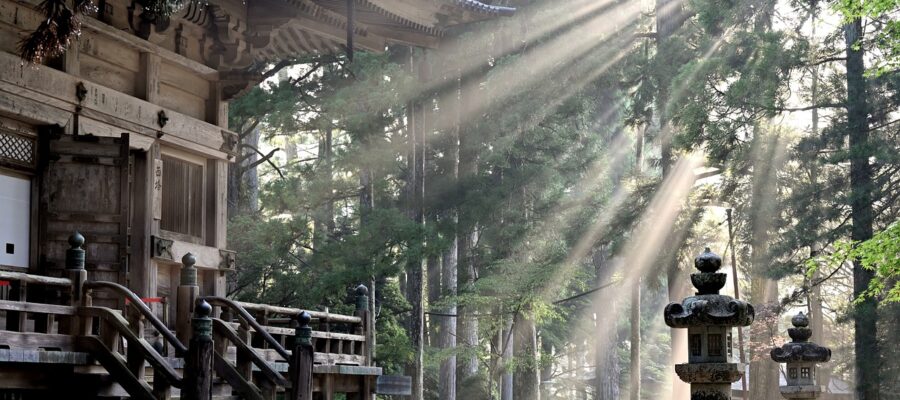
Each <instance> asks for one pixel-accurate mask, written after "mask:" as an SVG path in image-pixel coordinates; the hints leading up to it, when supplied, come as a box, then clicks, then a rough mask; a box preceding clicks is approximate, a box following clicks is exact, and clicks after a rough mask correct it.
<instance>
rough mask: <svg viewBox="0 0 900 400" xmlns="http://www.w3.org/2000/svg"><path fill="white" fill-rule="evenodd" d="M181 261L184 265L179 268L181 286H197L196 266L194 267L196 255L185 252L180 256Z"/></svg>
mask: <svg viewBox="0 0 900 400" xmlns="http://www.w3.org/2000/svg"><path fill="white" fill-rule="evenodd" d="M181 263H182V264H183V265H184V268H182V269H181V286H197V268H194V264H196V263H197V257H194V255H193V254H191V253H187V254H185V255H184V256H183V257H181Z"/></svg>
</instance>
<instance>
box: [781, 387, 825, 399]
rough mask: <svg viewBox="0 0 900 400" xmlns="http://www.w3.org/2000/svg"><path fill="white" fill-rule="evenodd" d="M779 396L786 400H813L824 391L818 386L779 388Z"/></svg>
mask: <svg viewBox="0 0 900 400" xmlns="http://www.w3.org/2000/svg"><path fill="white" fill-rule="evenodd" d="M780 389H781V395H782V396H784V398H786V399H815V398H818V397H819V395H821V394H822V392H823V391H824V390H823V388H822V386H819V385H791V386H781V388H780Z"/></svg>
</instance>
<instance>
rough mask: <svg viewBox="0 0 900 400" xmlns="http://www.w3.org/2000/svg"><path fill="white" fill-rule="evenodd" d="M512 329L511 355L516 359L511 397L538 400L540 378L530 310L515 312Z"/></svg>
mask: <svg viewBox="0 0 900 400" xmlns="http://www.w3.org/2000/svg"><path fill="white" fill-rule="evenodd" d="M513 331H514V332H515V338H514V339H513V355H514V356H515V357H516V361H517V363H516V370H515V372H514V373H513V399H514V400H538V399H540V388H539V385H540V379H539V377H538V372H539V371H538V368H537V332H536V331H535V326H534V319H533V317H532V315H531V310H524V311H521V312H519V313H517V314H516V319H515V321H514V322H513Z"/></svg>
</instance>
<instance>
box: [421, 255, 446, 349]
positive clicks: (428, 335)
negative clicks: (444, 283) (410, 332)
mask: <svg viewBox="0 0 900 400" xmlns="http://www.w3.org/2000/svg"><path fill="white" fill-rule="evenodd" d="M442 268H443V267H442V266H441V257H440V255H437V254H431V255H429V256H428V260H427V261H426V262H425V270H426V271H428V285H427V286H428V288H427V290H426V292H427V293H428V308H431V307H432V305H433V304H436V303H437V302H438V301H439V300H440V298H441V269H442ZM438 319H439V318H438V317H434V316H431V315H429V316H428V317H427V322H428V329H427V330H426V331H425V343H426V344H428V346H430V347H438V339H437V337H438V324H437V320H438Z"/></svg>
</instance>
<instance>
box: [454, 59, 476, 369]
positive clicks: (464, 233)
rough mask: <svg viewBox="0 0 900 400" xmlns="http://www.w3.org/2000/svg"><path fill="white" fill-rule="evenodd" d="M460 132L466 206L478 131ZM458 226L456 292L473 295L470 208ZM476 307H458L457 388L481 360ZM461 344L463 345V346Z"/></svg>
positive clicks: (463, 108) (471, 94) (464, 99)
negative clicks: (461, 352) (459, 354)
mask: <svg viewBox="0 0 900 400" xmlns="http://www.w3.org/2000/svg"><path fill="white" fill-rule="evenodd" d="M475 75H476V77H470V78H469V79H467V80H466V81H467V82H468V83H463V82H461V88H462V89H461V93H460V96H461V97H460V98H461V100H460V103H461V105H460V112H461V115H468V114H469V113H471V112H472V111H471V108H472V104H473V102H474V101H475V98H476V97H477V95H478V93H477V91H478V89H477V86H478V85H477V84H474V83H472V82H471V81H473V80H475V79H476V78H478V76H477V75H479V74H475ZM460 125H461V126H464V127H465V128H461V132H460V135H459V175H458V176H459V184H458V185H457V187H458V189H459V193H458V197H459V201H460V202H461V203H460V204H466V202H465V199H466V196H467V193H466V192H467V189H468V186H469V185H471V184H472V180H473V179H474V178H475V177H476V175H477V174H478V142H477V140H476V136H475V131H474V129H472V127H471V126H470V125H469V124H465V125H463V123H462V121H461V120H460ZM458 217H459V223H458V224H457V225H456V227H457V228H456V239H457V241H458V246H457V263H458V268H457V271H458V274H457V290H458V291H459V293H460V294H467V293H474V291H475V287H474V286H475V243H476V241H477V233H476V231H475V225H476V221H475V216H474V210H469V209H468V208H467V206H460V207H459V209H458ZM474 311H475V310H473V307H472V306H471V305H463V306H461V307H459V319H458V320H457V324H458V325H457V326H458V328H457V332H458V333H459V341H458V342H457V346H462V347H464V348H465V352H466V355H465V356H463V357H459V358H457V366H458V368H459V369H458V377H457V381H456V382H457V384H458V385H465V384H466V380H467V379H469V378H471V377H474V376H475V375H476V374H478V358H477V357H475V356H474V354H475V353H476V351H477V349H478V345H479V343H478V320H477V319H476V318H475V316H474ZM460 341H461V342H460Z"/></svg>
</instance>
